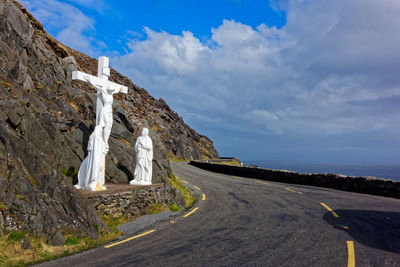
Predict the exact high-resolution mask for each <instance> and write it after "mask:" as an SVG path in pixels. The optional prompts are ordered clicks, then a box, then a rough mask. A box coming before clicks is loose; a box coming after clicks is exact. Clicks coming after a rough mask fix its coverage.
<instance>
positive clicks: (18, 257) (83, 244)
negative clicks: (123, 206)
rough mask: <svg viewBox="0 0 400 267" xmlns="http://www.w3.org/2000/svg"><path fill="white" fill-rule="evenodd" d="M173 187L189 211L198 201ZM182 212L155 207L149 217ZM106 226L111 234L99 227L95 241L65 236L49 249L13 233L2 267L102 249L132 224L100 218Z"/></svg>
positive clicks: (2, 242) (2, 241) (1, 244)
mask: <svg viewBox="0 0 400 267" xmlns="http://www.w3.org/2000/svg"><path fill="white" fill-rule="evenodd" d="M60 172H62V173H63V174H64V175H66V174H68V171H66V170H60ZM168 180H169V182H170V184H171V186H173V187H175V188H176V189H178V190H179V191H180V192H181V195H182V197H183V199H184V201H185V203H186V205H185V206H186V208H189V207H190V206H191V205H193V203H194V202H195V201H196V199H195V197H194V196H193V195H192V193H191V192H190V191H189V190H188V189H187V188H186V187H184V186H183V185H182V183H181V182H180V181H179V179H178V178H177V177H176V176H174V175H171V177H170V178H168ZM7 209H8V208H7V206H6V205H5V204H4V203H2V202H0V210H7ZM179 210H180V208H179V206H178V205H177V204H176V203H172V204H169V205H168V204H166V203H164V204H153V205H152V206H151V208H150V209H149V210H148V212H147V213H149V214H154V213H158V212H161V211H174V212H176V211H179ZM98 215H99V217H100V218H101V219H102V220H103V222H104V223H105V224H106V225H107V227H108V229H109V231H106V230H105V229H103V228H102V227H101V226H99V225H96V228H97V229H98V233H99V237H98V239H97V240H93V239H90V238H87V237H80V236H76V235H72V234H70V235H66V236H65V245H64V246H50V245H48V244H46V240H44V239H43V238H37V237H33V236H30V235H29V234H26V233H24V232H22V231H16V232H12V233H10V234H9V235H5V236H0V266H28V265H33V264H37V263H40V262H43V261H48V260H53V259H57V258H60V257H64V256H67V255H71V254H74V253H78V252H82V251H84V250H87V249H90V248H94V247H97V246H101V245H103V244H105V243H108V242H110V241H112V240H116V239H117V238H118V237H120V236H121V235H123V233H122V232H120V231H119V230H118V229H117V227H118V226H119V225H121V224H123V223H126V222H128V221H129V219H128V217H127V216H121V217H118V218H113V217H112V215H103V214H100V213H99V214H98ZM25 237H27V238H28V239H29V241H30V243H31V248H29V249H23V248H22V247H21V242H22V240H23V239H24V238H25Z"/></svg>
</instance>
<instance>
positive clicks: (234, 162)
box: [216, 159, 242, 166]
mask: <svg viewBox="0 0 400 267" xmlns="http://www.w3.org/2000/svg"><path fill="white" fill-rule="evenodd" d="M216 163H218V164H223V165H230V166H242V164H241V163H240V161H239V160H238V159H231V160H224V161H218V162H216Z"/></svg>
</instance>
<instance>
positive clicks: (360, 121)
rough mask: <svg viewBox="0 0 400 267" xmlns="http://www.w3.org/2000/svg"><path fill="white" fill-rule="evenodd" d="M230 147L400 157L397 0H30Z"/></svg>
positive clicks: (331, 159) (380, 159)
mask: <svg viewBox="0 0 400 267" xmlns="http://www.w3.org/2000/svg"><path fill="white" fill-rule="evenodd" d="M22 3H23V4H24V5H25V6H26V7H27V8H28V10H30V11H31V12H32V13H33V14H34V16H35V17H37V18H38V19H39V20H40V21H41V22H42V23H43V25H44V27H45V28H46V30H47V31H48V32H49V33H50V34H51V35H53V36H54V37H56V38H57V39H58V40H60V41H61V42H63V43H65V44H67V45H69V46H70V47H72V48H75V49H77V50H80V51H82V52H85V53H87V54H89V55H90V56H93V57H98V56H100V55H106V56H109V57H110V58H111V59H110V64H111V65H112V66H113V67H114V68H115V69H117V70H118V71H119V72H121V73H122V74H124V75H126V76H128V77H129V78H131V79H132V81H133V82H134V83H136V84H137V85H139V86H141V87H144V88H145V89H146V90H147V91H148V92H149V93H150V94H151V95H153V96H154V97H155V98H160V97H162V98H163V99H165V100H166V101H167V103H168V104H169V105H170V106H171V108H173V109H174V110H175V111H177V112H178V113H179V115H180V116H182V117H183V119H184V120H185V122H187V123H188V124H189V125H190V126H191V127H193V128H194V129H195V130H197V131H198V132H200V133H202V134H204V135H207V136H209V137H210V138H211V139H212V140H213V141H214V144H215V146H216V148H217V149H218V151H219V152H220V154H221V155H223V156H237V157H239V158H240V159H242V160H251V159H267V160H284V161H300V162H301V161H303V162H325V163H367V164H371V163H399V158H400V142H399V136H400V116H399V115H400V105H399V103H400V74H399V71H400V34H399V29H400V19H399V18H400V16H399V14H400V2H399V1H398V0H381V1H376V0H352V1H347V0H336V1H330V0H310V1H302V0H284V1H278V0H273V1H261V0H260V1H256V0H253V1H252V0H247V1H245V0H225V1H208V0H205V1H194V0H185V1H183V0H157V1H101V0H96V1H95V0H63V1H62V0H23V1H22Z"/></svg>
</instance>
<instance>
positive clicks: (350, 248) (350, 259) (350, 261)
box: [347, 241, 356, 267]
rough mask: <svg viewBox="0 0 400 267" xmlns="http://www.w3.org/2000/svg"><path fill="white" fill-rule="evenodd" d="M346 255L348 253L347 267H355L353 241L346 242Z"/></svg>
mask: <svg viewBox="0 0 400 267" xmlns="http://www.w3.org/2000/svg"><path fill="white" fill-rule="evenodd" d="M347 253H348V260H347V267H354V266H356V257H355V253H354V243H353V241H347Z"/></svg>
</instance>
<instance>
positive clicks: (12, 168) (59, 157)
mask: <svg viewBox="0 0 400 267" xmlns="http://www.w3.org/2000/svg"><path fill="white" fill-rule="evenodd" d="M0 29H1V30H0V233H7V232H10V231H14V230H17V229H22V230H24V231H25V232H29V233H33V234H37V235H40V234H42V235H44V236H46V237H48V238H49V240H51V238H52V236H59V235H60V234H59V233H60V232H63V233H65V232H77V233H80V234H83V235H86V236H91V237H96V235H97V229H96V227H97V226H99V225H102V222H101V221H100V220H99V219H98V217H97V215H96V212H95V210H94V209H93V208H92V207H91V206H90V205H89V204H88V202H87V201H86V199H84V198H83V197H82V196H81V195H80V193H79V192H78V191H77V190H75V189H74V188H73V187H72V182H73V181H72V178H71V177H73V176H74V175H75V176H76V173H77V171H78V169H79V166H80V163H81V161H82V160H83V159H84V157H85V155H86V153H87V151H86V146H87V141H88V137H89V135H90V133H91V132H92V131H93V129H94V122H95V108H96V107H95V103H96V101H95V98H96V94H95V90H94V89H93V88H90V87H89V86H88V85H87V84H84V83H82V82H76V81H72V80H71V72H72V71H73V70H77V69H78V70H81V71H84V72H87V73H91V74H93V75H96V74H97V73H96V72H97V60H95V59H93V58H90V57H88V56H87V55H84V54H82V53H80V52H78V51H75V50H72V49H70V48H68V47H65V46H64V45H62V44H61V43H59V42H57V41H56V40H55V39H54V38H52V37H51V36H49V35H48V34H47V33H46V32H45V31H44V29H43V26H42V25H41V24H40V22H38V21H37V20H36V19H34V18H33V17H32V15H31V14H30V13H29V12H27V11H26V9H25V8H24V7H23V6H21V5H20V4H19V3H18V2H16V1H13V0H0ZM111 80H113V81H115V82H118V83H121V84H124V85H126V86H128V88H129V89H128V90H129V93H128V94H127V95H123V94H118V95H116V96H115V97H114V105H113V109H114V122H113V129H112V133H111V136H110V139H109V145H110V152H109V154H108V155H107V159H106V179H107V180H108V181H111V182H115V183H126V182H128V181H129V180H131V179H133V172H134V167H135V152H134V144H135V141H136V138H137V136H139V135H140V131H141V128H142V127H148V128H149V129H150V136H151V138H152V140H153V146H154V151H155V154H154V161H153V173H154V174H153V182H165V180H164V178H165V177H166V176H168V175H169V174H170V166H169V161H168V159H169V158H185V159H199V158H215V157H218V153H217V151H216V150H215V148H214V146H213V144H212V142H211V141H210V140H209V139H208V138H207V137H205V136H202V135H199V134H197V133H196V132H195V131H194V130H193V129H191V128H190V127H189V126H188V125H186V124H185V123H184V122H183V120H182V119H181V118H180V117H179V116H178V114H176V113H175V112H174V111H172V110H171V109H170V108H169V107H168V105H167V104H166V103H165V101H163V100H162V99H160V100H156V99H154V98H153V97H151V96H150V95H149V94H148V93H147V92H146V91H145V90H144V89H142V88H139V87H138V86H136V85H135V84H133V83H132V82H131V81H130V80H129V79H128V78H126V77H124V76H122V75H121V74H119V73H118V72H116V71H115V70H112V71H111Z"/></svg>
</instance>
